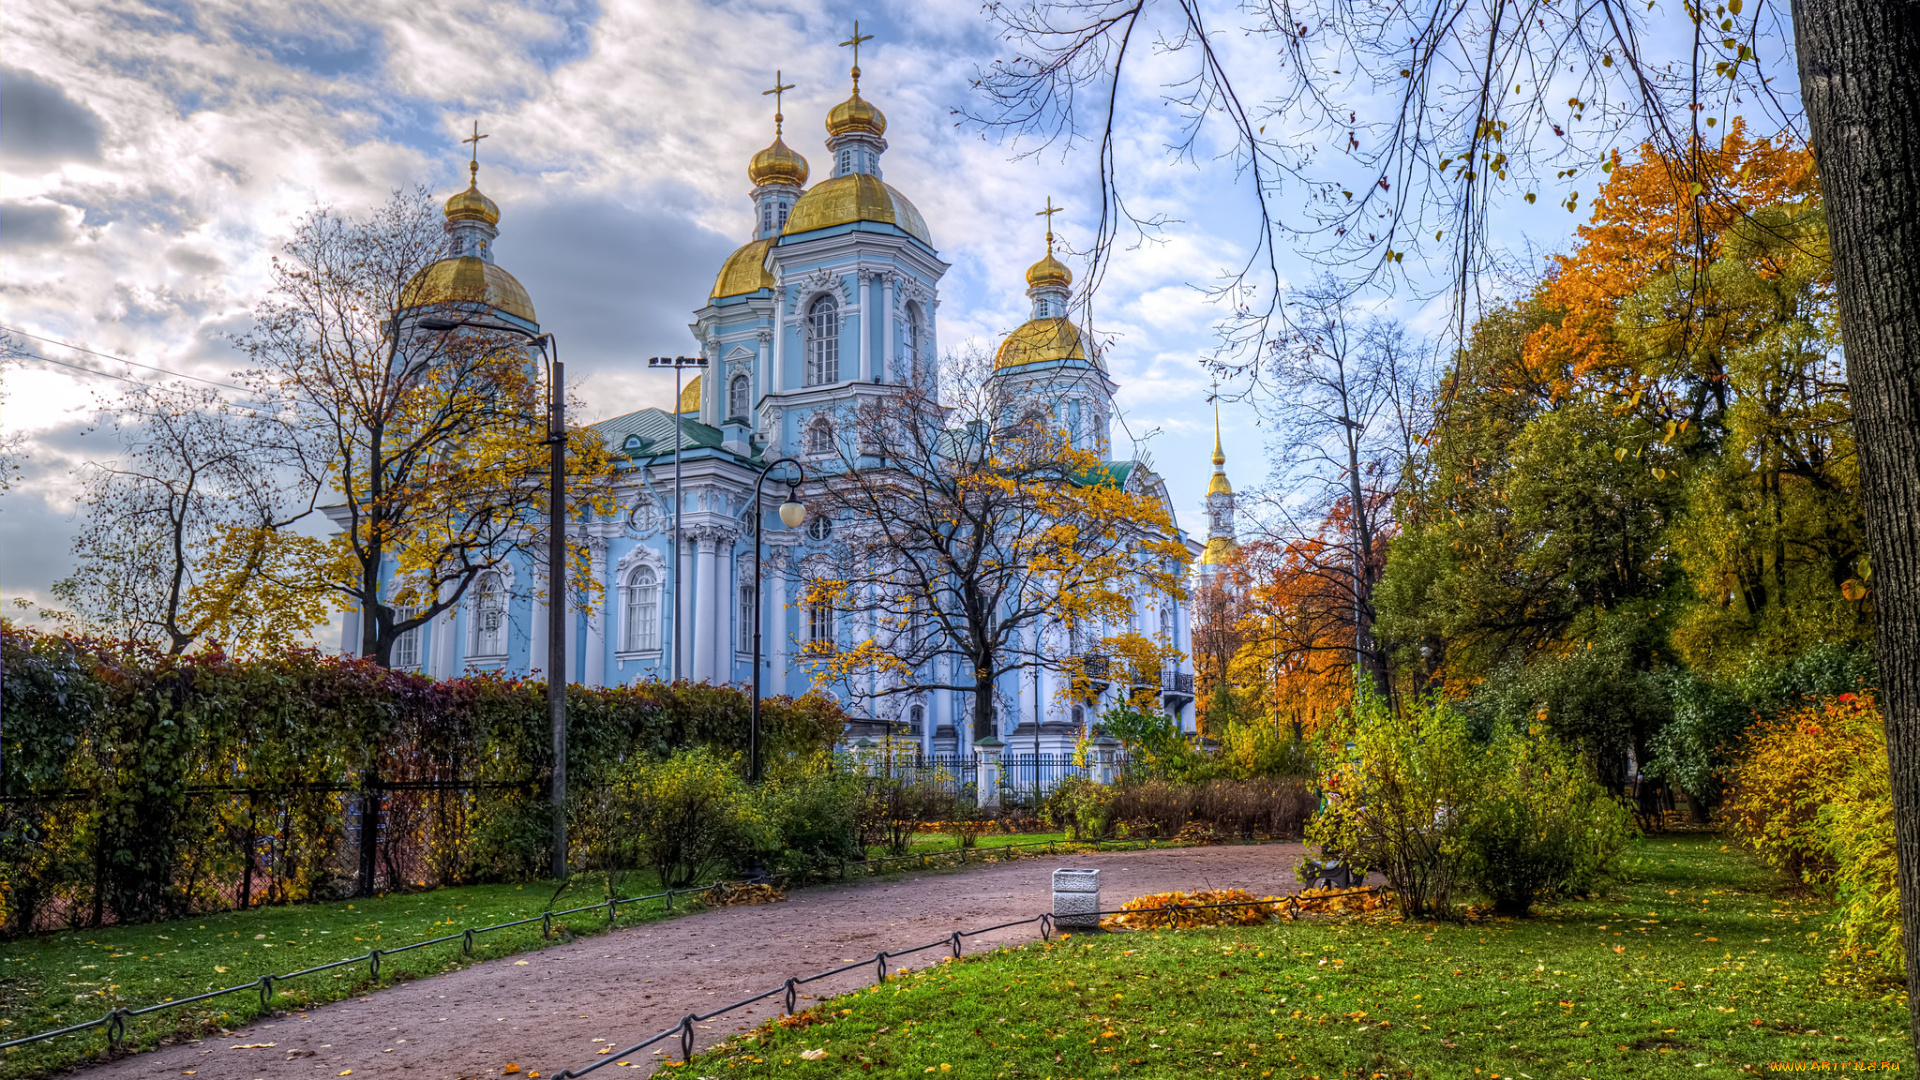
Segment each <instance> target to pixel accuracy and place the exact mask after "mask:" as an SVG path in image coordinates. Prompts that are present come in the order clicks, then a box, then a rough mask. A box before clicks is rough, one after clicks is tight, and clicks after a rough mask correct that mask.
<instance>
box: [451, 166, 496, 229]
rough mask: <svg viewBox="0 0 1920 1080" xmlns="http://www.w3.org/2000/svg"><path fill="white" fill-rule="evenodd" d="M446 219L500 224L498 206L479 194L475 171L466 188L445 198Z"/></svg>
mask: <svg viewBox="0 0 1920 1080" xmlns="http://www.w3.org/2000/svg"><path fill="white" fill-rule="evenodd" d="M447 220H448V221H484V222H486V223H487V224H489V225H498V224H500V208H499V207H498V206H496V205H494V202H493V200H492V199H489V198H487V197H486V196H485V195H482V194H480V178H479V176H478V175H477V173H476V175H475V176H474V177H473V178H472V179H470V180H469V181H468V182H467V190H465V191H462V192H460V193H458V194H456V195H455V196H453V197H452V198H450V199H448V200H447Z"/></svg>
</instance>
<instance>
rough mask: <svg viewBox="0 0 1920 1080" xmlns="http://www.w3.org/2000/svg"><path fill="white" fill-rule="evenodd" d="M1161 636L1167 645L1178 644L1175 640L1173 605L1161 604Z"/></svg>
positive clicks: (1163, 602) (1164, 602) (1168, 603)
mask: <svg viewBox="0 0 1920 1080" xmlns="http://www.w3.org/2000/svg"><path fill="white" fill-rule="evenodd" d="M1160 636H1161V637H1162V638H1163V639H1165V640H1166V642H1167V644H1169V645H1173V644H1178V643H1177V642H1175V641H1174V640H1173V604H1172V603H1171V602H1167V601H1162V602H1161V604H1160Z"/></svg>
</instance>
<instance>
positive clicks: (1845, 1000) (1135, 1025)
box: [686, 837, 1913, 1080]
mask: <svg viewBox="0 0 1920 1080" xmlns="http://www.w3.org/2000/svg"><path fill="white" fill-rule="evenodd" d="M1628 864H1629V869H1630V875H1629V880H1628V881H1627V883H1626V884H1624V885H1622V886H1620V887H1618V888H1617V890H1616V891H1615V892H1614V893H1613V894H1611V895H1609V896H1606V897H1604V898H1600V899H1596V900H1593V901H1588V902H1580V903H1569V904H1565V905H1563V906H1560V907H1557V908H1550V909H1547V910H1543V911H1541V912H1540V913H1538V914H1537V915H1536V916H1535V917H1533V918H1529V919H1523V920H1504V919H1488V920H1482V921H1472V922H1466V923H1459V924H1445V923H1440V924H1436V923H1429V922H1418V923H1400V922H1395V921H1392V920H1390V919H1379V920H1374V921H1351V922H1338V923H1335V922H1320V921H1302V922H1297V923H1274V924H1270V925H1267V926H1261V927H1252V928H1240V929H1219V930H1194V931H1185V932H1178V933H1174V932H1145V933H1133V934H1111V935H1109V934H1092V935H1078V936H1074V937H1071V938H1069V939H1067V940H1064V941H1059V942H1056V943H1053V944H1038V943H1036V944H1032V945H1027V946H1024V947H1021V948H1018V949H1013V950H1009V951H1006V952H1002V953H998V954H993V955H987V956H981V957H977V958H971V959H968V960H965V961H962V962H959V963H947V964H941V965H938V966H936V967H933V968H930V969H927V970H925V971H922V972H916V973H912V974H907V975H902V976H899V977H896V978H894V979H892V980H890V981H889V982H888V983H887V984H886V985H885V986H883V987H877V988H874V989H871V990H867V991H862V992H859V993H855V994H851V995H848V996H846V997H843V998H841V999H838V1000H836V1001H832V1002H829V1003H826V1004H823V1005H821V1006H819V1007H818V1008H817V1009H815V1010H813V1011H812V1012H811V1013H809V1014H804V1016H805V1019H806V1021H809V1022H806V1023H804V1024H803V1025H796V1026H792V1027H780V1026H777V1025H774V1026H768V1027H765V1028H762V1029H760V1031H758V1032H756V1033H754V1035H752V1036H751V1037H748V1038H744V1039H736V1040H734V1041H733V1042H731V1043H729V1044H728V1045H726V1046H724V1047H722V1048H720V1049H718V1050H716V1051H715V1052H712V1053H709V1054H706V1055H703V1056H701V1057H699V1058H696V1064H695V1067H694V1068H691V1069H688V1070H687V1071H686V1074H687V1075H689V1076H714V1075H717V1076H723V1077H742V1078H746V1077H780V1078H782V1080H786V1078H796V1080H804V1078H807V1077H839V1076H847V1075H851V1074H853V1072H854V1070H858V1071H859V1074H860V1075H863V1076H864V1075H871V1076H900V1077H905V1076H921V1075H925V1074H926V1073H929V1072H932V1073H935V1074H943V1073H944V1074H948V1075H953V1076H964V1077H968V1078H996V1080H997V1078H1002V1077H1005V1078H1015V1077H1037V1078H1053V1080H1073V1078H1092V1077H1106V1076H1140V1077H1190V1076H1204V1075H1209V1074H1219V1075H1223V1076H1229V1075H1230V1076H1247V1077H1268V1076H1279V1077H1288V1078H1295V1077H1368V1078H1371V1077H1396V1078H1397V1077H1435V1078H1440V1077H1448V1078H1459V1080H1492V1078H1494V1077H1520V1078H1524V1080H1545V1078H1547V1077H1595V1078H1600V1077H1609V1078H1610V1077H1700V1078H1707V1077H1735V1076H1744V1075H1749V1074H1756V1073H1766V1072H1768V1071H1771V1070H1769V1068H1768V1066H1769V1063H1772V1062H1815V1061H1826V1062H1833V1061H1885V1062H1898V1063H1899V1067H1900V1069H1901V1070H1903V1071H1906V1070H1911V1069H1912V1068H1913V1056H1912V1052H1911V1049H1910V1048H1909V1046H1908V1045H1907V1041H1906V1026H1907V1021H1906V1009H1905V1003H1904V1000H1903V999H1902V998H1900V997H1899V996H1897V993H1896V992H1895V988H1892V987H1883V988H1882V990H1883V992H1884V993H1886V994H1887V996H1881V997H1875V996H1873V991H1871V990H1869V991H1862V990H1859V989H1857V986H1858V983H1857V982H1856V981H1854V980H1850V979H1848V978H1844V977H1841V976H1844V974H1845V973H1844V972H1841V971H1839V970H1837V969H1836V968H1835V967H1834V966H1833V959H1832V957H1831V955H1830V947H1831V934H1830V931H1829V929H1828V926H1827V911H1826V907H1825V905H1824V904H1822V903H1819V902H1816V901H1812V900H1809V899H1805V898H1801V897H1797V896H1795V895H1793V894H1791V893H1788V892H1786V891H1783V889H1782V887H1781V886H1782V883H1781V882H1780V881H1779V880H1778V879H1777V878H1775V877H1774V876H1772V875H1771V874H1769V873H1767V872H1766V871H1765V870H1764V869H1762V868H1761V867H1759V866H1758V865H1757V864H1755V863H1754V862H1753V861H1752V860H1751V859H1749V858H1748V857H1746V856H1745V855H1743V854H1741V853H1739V852H1735V851H1729V850H1728V849H1727V848H1725V847H1723V846H1722V845H1721V843H1720V841H1719V840H1717V839H1715V838H1711V837H1685V838H1673V837H1656V838H1653V839H1649V840H1644V841H1641V842H1639V843H1637V844H1635V845H1634V847H1633V848H1632V850H1631V852H1630V858H1629V860H1628ZM1196 884H1197V883H1196ZM1103 899H1105V900H1106V901H1107V902H1108V904H1109V906H1115V905H1117V904H1118V903H1119V902H1120V901H1123V900H1126V899H1128V898H1127V897H1124V896H1108V897H1104V898H1103ZM903 944H904V943H903ZM915 944H917V943H915ZM1843 984H1849V985H1843ZM811 1021H817V1022H811ZM809 1051H816V1052H817V1051H824V1055H817V1056H815V1057H813V1058H808V1057H803V1056H802V1055H803V1053H805V1052H809Z"/></svg>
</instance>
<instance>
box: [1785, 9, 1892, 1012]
mask: <svg viewBox="0 0 1920 1080" xmlns="http://www.w3.org/2000/svg"><path fill="white" fill-rule="evenodd" d="M1793 24H1794V31H1795V35H1796V37H1797V39H1798V42H1797V44H1798V49H1799V54H1800V84H1801V95H1802V97H1803V99H1804V102H1805V104H1806V109H1807V119H1808V122H1809V125H1810V127H1811V129H1812V133H1813V149H1814V154H1815V157H1816V159H1817V161H1818V163H1819V167H1820V183H1821V187H1822V188H1823V190H1824V191H1825V194H1826V207H1827V220H1828V226H1829V229H1830V230H1831V234H1832V238H1833V255H1834V279H1835V284H1836V286H1837V291H1838V294H1839V302H1840V329H1841V338H1842V340H1843V341H1844V342H1845V344H1846V355H1847V378H1848V385H1849V387H1850V389H1851V401H1852V408H1853V426H1854V432H1855V436H1856V438H1857V440H1858V446H1859V453H1860V486H1861V501H1862V503H1863V504H1864V508H1865V511H1866V525H1867V550H1868V552H1869V553H1870V554H1871V557H1872V559H1873V577H1872V589H1873V593H1872V596H1873V609H1874V633H1875V644H1876V652H1877V654H1878V658H1879V661H1880V688H1879V689H1880V704H1881V708H1882V709H1883V710H1885V715H1886V720H1887V757H1888V764H1889V766H1890V768H1891V770H1892V777H1893V828H1894V838H1895V848H1896V851H1897V852H1898V855H1899V883H1900V919H1901V923H1902V925H1904V926H1905V927H1906V928H1907V932H1906V933H1905V935H1903V940H1904V942H1905V948H1906V961H1907V989H1908V1000H1909V1001H1910V1002H1911V1005H1910V1008H1912V1009H1915V1010H1920V274H1917V273H1916V272H1915V253H1916V252H1920V60H1916V57H1920V4H1914V3H1911V2H1903V0H1794V4H1793ZM1909 1024H1910V1034H1911V1035H1912V1036H1913V1038H1914V1041H1915V1043H1916V1045H1920V1011H1915V1012H1913V1013H1912V1014H1911V1018H1910V1020H1909Z"/></svg>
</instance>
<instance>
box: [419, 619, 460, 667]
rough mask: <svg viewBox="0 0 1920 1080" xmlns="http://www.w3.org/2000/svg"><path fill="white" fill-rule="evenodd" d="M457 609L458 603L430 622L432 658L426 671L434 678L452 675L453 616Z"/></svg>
mask: <svg viewBox="0 0 1920 1080" xmlns="http://www.w3.org/2000/svg"><path fill="white" fill-rule="evenodd" d="M459 611H460V605H458V604H455V605H454V606H453V607H450V608H448V609H447V610H445V611H443V612H441V613H440V614H439V615H436V616H434V619H433V623H432V626H433V629H432V631H431V633H430V634H429V636H430V637H431V638H432V639H433V660H432V663H431V664H430V665H429V667H428V669H427V673H428V674H429V675H432V676H433V677H434V678H436V679H450V678H452V677H453V671H454V668H453V664H454V660H453V639H454V637H455V631H454V626H455V622H454V616H455V615H456V614H458V613H459Z"/></svg>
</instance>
